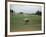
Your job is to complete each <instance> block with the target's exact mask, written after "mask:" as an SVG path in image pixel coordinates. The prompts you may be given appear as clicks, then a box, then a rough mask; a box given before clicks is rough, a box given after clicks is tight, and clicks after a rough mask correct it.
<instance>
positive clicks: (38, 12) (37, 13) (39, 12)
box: [10, 10, 42, 16]
mask: <svg viewBox="0 0 46 37" xmlns="http://www.w3.org/2000/svg"><path fill="white" fill-rule="evenodd" d="M10 12H11V13H13V12H14V11H13V10H10ZM41 13H42V12H41V11H39V10H38V11H36V13H35V14H33V15H39V16H41ZM20 14H23V12H20Z"/></svg>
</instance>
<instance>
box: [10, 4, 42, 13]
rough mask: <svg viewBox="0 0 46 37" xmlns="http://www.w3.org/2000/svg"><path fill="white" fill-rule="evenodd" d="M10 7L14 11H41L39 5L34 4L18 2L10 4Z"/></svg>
mask: <svg viewBox="0 0 46 37" xmlns="http://www.w3.org/2000/svg"><path fill="white" fill-rule="evenodd" d="M10 9H12V10H14V11H15V12H17V13H19V12H24V13H36V11H38V10H39V11H41V9H42V7H41V6H35V5H18V4H11V5H10Z"/></svg>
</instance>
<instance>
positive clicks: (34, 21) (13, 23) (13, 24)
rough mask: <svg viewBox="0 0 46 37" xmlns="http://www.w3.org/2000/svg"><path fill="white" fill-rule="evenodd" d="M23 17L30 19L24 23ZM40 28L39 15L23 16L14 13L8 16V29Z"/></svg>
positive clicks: (30, 29)
mask: <svg viewBox="0 0 46 37" xmlns="http://www.w3.org/2000/svg"><path fill="white" fill-rule="evenodd" d="M24 18H29V19H30V21H29V22H28V23H27V24H25V21H24ZM39 30H41V16H31V15H27V16H23V15H16V16H11V17H10V31H11V32H18V31H39Z"/></svg>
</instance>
